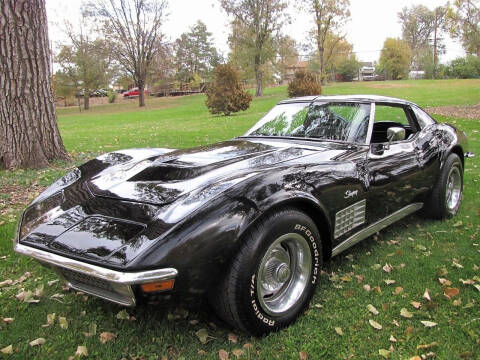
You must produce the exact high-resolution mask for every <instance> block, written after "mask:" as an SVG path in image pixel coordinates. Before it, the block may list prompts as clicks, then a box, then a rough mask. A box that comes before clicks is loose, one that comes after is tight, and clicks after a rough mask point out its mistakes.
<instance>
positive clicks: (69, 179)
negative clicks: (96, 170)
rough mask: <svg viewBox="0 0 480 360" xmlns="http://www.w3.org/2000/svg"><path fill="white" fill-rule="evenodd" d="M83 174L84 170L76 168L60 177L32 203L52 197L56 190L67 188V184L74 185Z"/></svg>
mask: <svg viewBox="0 0 480 360" xmlns="http://www.w3.org/2000/svg"><path fill="white" fill-rule="evenodd" d="M81 176H82V172H81V171H80V169H79V168H75V169H73V170H72V171H70V172H68V173H67V174H65V175H64V176H62V177H61V178H60V179H58V180H57V181H55V182H54V183H53V184H52V185H50V186H49V187H48V188H46V189H45V190H44V191H43V192H42V193H41V194H40V195H39V196H38V197H37V198H36V199H35V200H33V202H32V203H31V204H30V205H33V204H37V203H39V202H41V201H44V200H45V199H47V198H49V197H51V196H52V195H53V194H55V193H56V192H58V191H60V190H61V189H64V188H66V187H67V186H70V185H72V184H73V183H75V182H76V181H77V180H78V179H80V177H81Z"/></svg>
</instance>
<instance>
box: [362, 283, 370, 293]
mask: <svg viewBox="0 0 480 360" xmlns="http://www.w3.org/2000/svg"><path fill="white" fill-rule="evenodd" d="M363 289H364V290H365V291H367V292H370V290H371V288H370V285H368V284H365V285H363Z"/></svg>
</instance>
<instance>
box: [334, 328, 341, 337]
mask: <svg viewBox="0 0 480 360" xmlns="http://www.w3.org/2000/svg"><path fill="white" fill-rule="evenodd" d="M335 332H336V333H337V334H338V335H340V336H343V330H342V328H341V327H335Z"/></svg>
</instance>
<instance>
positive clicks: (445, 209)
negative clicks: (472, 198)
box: [424, 153, 463, 220]
mask: <svg viewBox="0 0 480 360" xmlns="http://www.w3.org/2000/svg"><path fill="white" fill-rule="evenodd" d="M453 173H455V174H458V181H459V193H458V196H457V195H455V199H457V201H452V202H450V201H449V199H450V197H449V192H448V191H447V189H448V187H449V185H450V180H451V177H452V176H453V175H452V174H453ZM462 194H463V166H462V161H461V160H460V158H459V157H458V155H457V154H454V153H452V154H450V155H448V157H447V160H446V161H445V164H444V165H443V168H442V169H441V171H440V175H439V177H438V180H437V183H436V184H435V186H434V187H433V189H432V192H431V194H430V196H429V198H428V199H427V201H426V202H425V205H424V212H425V214H426V215H427V216H428V217H431V218H433V219H438V220H441V219H445V218H449V217H452V216H455V215H456V214H457V212H458V209H459V208H460V204H461V202H462Z"/></svg>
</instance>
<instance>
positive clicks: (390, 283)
mask: <svg viewBox="0 0 480 360" xmlns="http://www.w3.org/2000/svg"><path fill="white" fill-rule="evenodd" d="M395 283H396V281H395V280H391V279H387V280H385V284H387V285H392V284H395Z"/></svg>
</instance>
